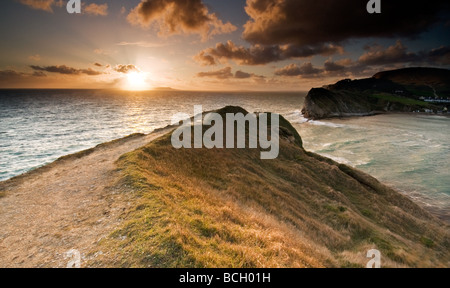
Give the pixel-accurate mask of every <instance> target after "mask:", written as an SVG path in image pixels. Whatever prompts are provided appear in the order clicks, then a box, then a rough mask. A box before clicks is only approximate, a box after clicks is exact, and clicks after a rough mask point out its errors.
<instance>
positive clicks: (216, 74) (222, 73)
mask: <svg viewBox="0 0 450 288" xmlns="http://www.w3.org/2000/svg"><path fill="white" fill-rule="evenodd" d="M197 76H198V77H202V78H203V77H209V78H217V79H229V78H233V73H231V67H225V68H223V69H220V70H217V71H210V72H200V73H198V74H197Z"/></svg>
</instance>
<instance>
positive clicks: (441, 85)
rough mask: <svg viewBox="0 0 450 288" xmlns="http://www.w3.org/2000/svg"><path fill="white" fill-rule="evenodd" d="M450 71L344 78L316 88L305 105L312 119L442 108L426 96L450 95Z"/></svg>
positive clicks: (424, 70) (406, 71)
mask: <svg viewBox="0 0 450 288" xmlns="http://www.w3.org/2000/svg"><path fill="white" fill-rule="evenodd" d="M449 86H450V71H449V70H445V69H433V68H409V69H401V70H394V71H387V72H381V73H378V74H376V75H375V76H374V77H372V78H368V79H360V80H350V79H346V80H342V81H339V82H337V83H336V84H333V85H328V86H325V87H323V88H314V89H312V90H311V91H310V92H309V93H308V95H307V97H306V99H305V104H304V107H303V110H302V112H303V114H304V115H305V117H307V118H310V119H322V118H331V117H350V116H370V115H374V114H377V113H382V112H412V111H428V110H431V111H439V110H440V109H442V108H443V107H442V105H441V107H440V106H439V105H436V104H432V103H427V102H425V101H423V99H424V98H433V99H436V98H439V99H447V97H449V96H450V87H449Z"/></svg>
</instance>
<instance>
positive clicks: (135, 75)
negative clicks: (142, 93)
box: [124, 72, 149, 91]
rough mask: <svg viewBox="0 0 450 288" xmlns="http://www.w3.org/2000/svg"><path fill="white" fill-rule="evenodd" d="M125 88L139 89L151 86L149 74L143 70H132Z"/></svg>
mask: <svg viewBox="0 0 450 288" xmlns="http://www.w3.org/2000/svg"><path fill="white" fill-rule="evenodd" d="M126 80H127V81H126V82H127V83H126V85H125V87H124V89H125V90H132V91H139V90H146V89H148V88H149V85H148V83H147V74H146V73H143V72H130V73H128V74H127V77H126Z"/></svg>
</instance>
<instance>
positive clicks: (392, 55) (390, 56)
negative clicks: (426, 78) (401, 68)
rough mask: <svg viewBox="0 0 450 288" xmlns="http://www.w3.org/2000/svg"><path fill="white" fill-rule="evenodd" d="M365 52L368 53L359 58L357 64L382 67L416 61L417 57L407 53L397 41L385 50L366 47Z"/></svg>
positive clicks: (380, 47)
mask: <svg viewBox="0 0 450 288" xmlns="http://www.w3.org/2000/svg"><path fill="white" fill-rule="evenodd" d="M366 50H368V51H367V52H366V53H365V54H363V55H362V56H361V57H360V58H359V63H361V64H365V65H384V64H393V63H405V62H413V61H416V60H418V55H417V54H415V53H412V52H408V48H407V47H406V46H404V45H403V44H402V42H401V41H397V42H396V43H395V45H393V46H390V47H388V48H387V49H384V48H383V47H382V46H379V45H374V46H370V47H366Z"/></svg>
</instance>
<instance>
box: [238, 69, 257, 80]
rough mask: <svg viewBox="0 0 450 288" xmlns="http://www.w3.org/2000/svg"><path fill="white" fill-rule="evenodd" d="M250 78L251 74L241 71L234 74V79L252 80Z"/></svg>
mask: <svg viewBox="0 0 450 288" xmlns="http://www.w3.org/2000/svg"><path fill="white" fill-rule="evenodd" d="M252 76H253V74H251V73H246V72H243V71H241V70H239V71H236V73H235V74H234V78H236V79H248V78H252Z"/></svg>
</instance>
